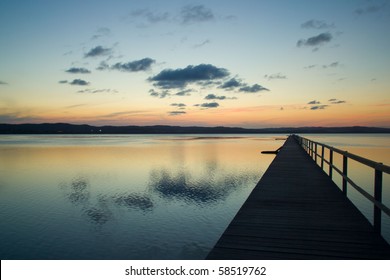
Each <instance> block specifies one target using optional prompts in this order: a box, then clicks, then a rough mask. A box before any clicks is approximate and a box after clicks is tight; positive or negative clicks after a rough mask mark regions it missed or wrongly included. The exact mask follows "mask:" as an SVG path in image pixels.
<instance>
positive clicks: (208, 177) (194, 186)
mask: <svg viewBox="0 0 390 280" xmlns="http://www.w3.org/2000/svg"><path fill="white" fill-rule="evenodd" d="M206 167H208V169H209V171H211V174H210V172H207V173H204V174H203V175H202V176H201V177H200V178H199V177H198V178H197V177H196V176H195V174H192V173H191V172H190V171H188V170H179V171H175V170H173V171H172V170H170V169H167V168H165V167H161V168H159V169H154V170H152V171H151V173H150V181H149V187H150V188H151V189H152V190H153V191H154V192H156V193H158V194H159V196H160V197H163V198H165V199H181V200H184V201H186V202H189V203H191V202H193V203H206V204H207V203H215V202H218V201H220V200H224V199H225V198H226V197H227V196H229V195H230V194H231V193H232V192H233V191H235V190H237V189H240V188H242V187H245V186H248V183H252V184H253V182H254V181H256V180H257V179H258V177H259V174H258V173H257V172H253V171H252V172H226V171H223V170H217V169H218V168H217V166H216V164H209V165H206ZM216 173H218V177H217V176H216Z"/></svg>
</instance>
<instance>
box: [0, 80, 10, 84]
mask: <svg viewBox="0 0 390 280" xmlns="http://www.w3.org/2000/svg"><path fill="white" fill-rule="evenodd" d="M0 85H8V83H6V82H3V81H0Z"/></svg>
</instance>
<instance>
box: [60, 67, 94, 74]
mask: <svg viewBox="0 0 390 280" xmlns="http://www.w3.org/2000/svg"><path fill="white" fill-rule="evenodd" d="M65 72H67V73H71V74H89V73H91V71H89V70H88V69H86V68H82V67H81V68H77V67H72V68H69V69H68V70H65Z"/></svg>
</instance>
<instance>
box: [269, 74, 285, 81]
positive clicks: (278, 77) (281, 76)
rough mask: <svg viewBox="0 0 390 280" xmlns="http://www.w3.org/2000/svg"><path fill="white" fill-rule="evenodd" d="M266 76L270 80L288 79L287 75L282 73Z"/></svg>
mask: <svg viewBox="0 0 390 280" xmlns="http://www.w3.org/2000/svg"><path fill="white" fill-rule="evenodd" d="M264 78H266V79H268V80H285V79H287V76H286V75H283V74H281V73H276V74H271V75H264Z"/></svg>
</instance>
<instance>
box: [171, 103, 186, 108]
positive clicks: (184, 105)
mask: <svg viewBox="0 0 390 280" xmlns="http://www.w3.org/2000/svg"><path fill="white" fill-rule="evenodd" d="M171 106H175V107H186V106H187V105H186V104H184V103H172V104H171Z"/></svg>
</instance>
